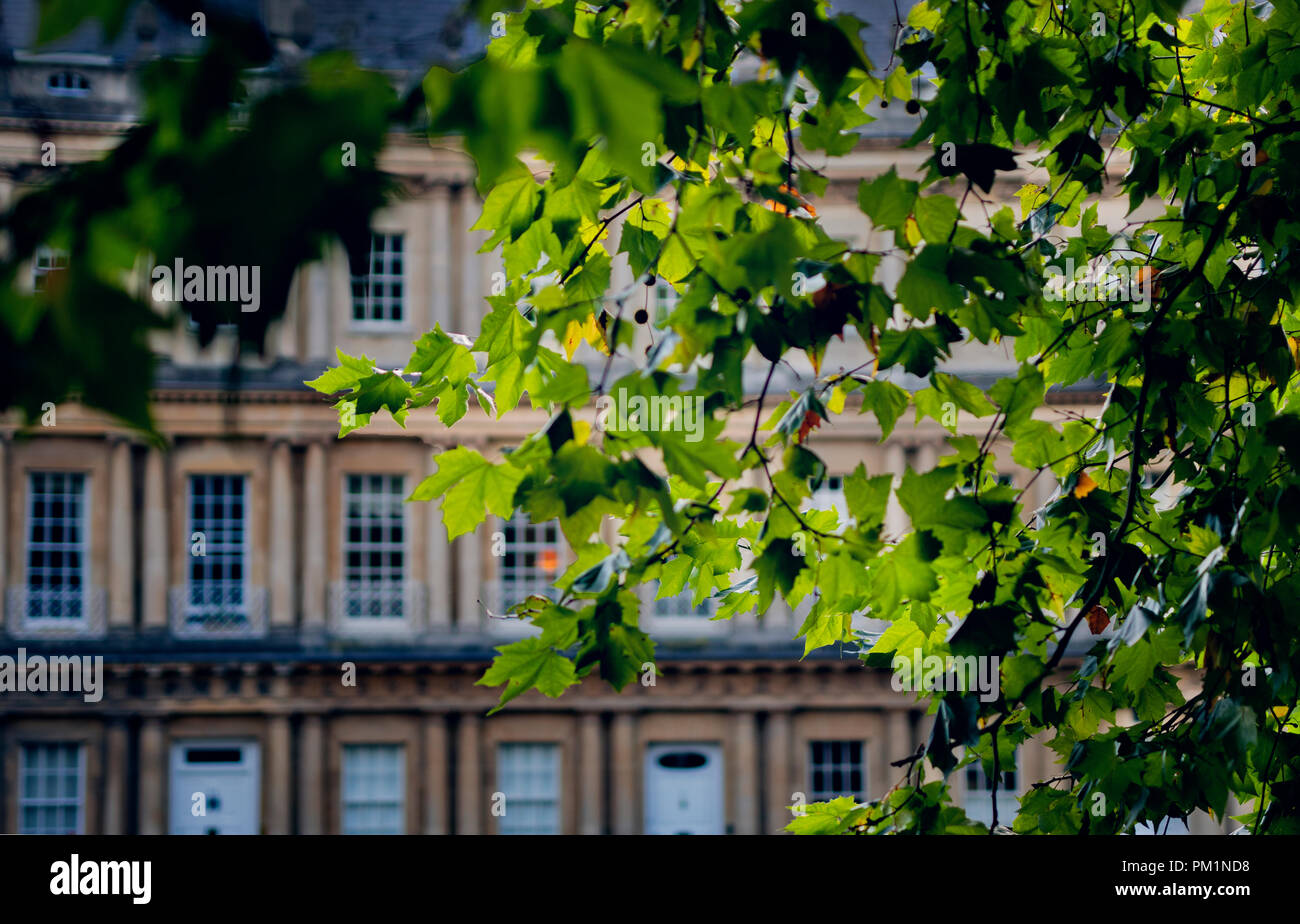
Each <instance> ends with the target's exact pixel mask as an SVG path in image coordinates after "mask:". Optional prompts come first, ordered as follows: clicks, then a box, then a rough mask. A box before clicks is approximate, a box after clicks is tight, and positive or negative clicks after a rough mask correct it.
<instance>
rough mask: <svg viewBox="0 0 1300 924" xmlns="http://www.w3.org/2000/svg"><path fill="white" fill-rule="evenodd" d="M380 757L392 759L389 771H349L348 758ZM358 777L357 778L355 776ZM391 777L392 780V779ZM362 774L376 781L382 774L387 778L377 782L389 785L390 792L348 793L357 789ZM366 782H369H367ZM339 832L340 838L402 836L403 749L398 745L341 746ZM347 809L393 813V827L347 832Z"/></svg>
mask: <svg viewBox="0 0 1300 924" xmlns="http://www.w3.org/2000/svg"><path fill="white" fill-rule="evenodd" d="M367 754H369V755H372V756H374V755H380V754H382V755H384V756H385V758H387V757H389V756H395V758H396V761H395V764H394V765H393V766H392V767H379V768H376V767H374V766H371V767H365V768H360V767H355V766H353V767H351V768H349V763H350V761H349V757H361V756H364V755H367ZM358 773H360V774H362V776H361V777H359V776H357V774H358ZM394 773H395V778H393V775H394ZM364 774H370V775H372V776H375V777H376V778H377V777H378V775H379V774H383V775H384V776H385V777H387V778H386V779H384V780H381V782H383V783H384V784H389V783H391V784H393V787H394V788H393V790H392V791H391V792H381V793H374V792H365V793H356V792H353V793H349V789H355V788H359V787H361V785H362V783H363V782H367V780H365V779H364ZM369 782H373V780H370V781H369ZM339 806H340V811H339V830H340V831H342V832H343V833H344V834H405V833H406V745H405V744H403V743H401V742H390V741H377V742H371V741H349V742H345V743H344V745H343V750H342V752H341V753H340V761H339ZM349 809H354V810H356V809H360V810H364V809H381V810H393V809H396V817H397V823H396V825H370V826H365V827H363V828H352V829H350V828H349V824H348V812H349Z"/></svg>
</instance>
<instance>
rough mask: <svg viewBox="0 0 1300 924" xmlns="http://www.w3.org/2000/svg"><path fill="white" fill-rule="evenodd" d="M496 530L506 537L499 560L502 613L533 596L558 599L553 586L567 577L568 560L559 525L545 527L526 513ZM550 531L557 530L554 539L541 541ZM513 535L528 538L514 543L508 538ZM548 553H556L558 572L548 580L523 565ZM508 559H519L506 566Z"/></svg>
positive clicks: (518, 512) (550, 522) (551, 522)
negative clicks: (528, 559) (531, 519)
mask: <svg viewBox="0 0 1300 924" xmlns="http://www.w3.org/2000/svg"><path fill="white" fill-rule="evenodd" d="M497 528H498V529H499V530H500V531H501V532H502V533H503V534H505V536H506V540H505V550H504V551H505V554H504V555H502V556H501V557H500V558H499V559H497V570H496V580H497V585H498V587H499V588H500V593H499V597H500V599H499V600H498V601H497V602H498V605H499V606H500V607H501V609H502V610H506V609H509V608H510V607H512V606H514V605H515V604H516V603H522V602H523V601H524V600H525V599H527V598H528V597H531V596H532V595H534V594H541V595H542V596H546V597H550V598H551V599H556V598H557V597H558V593H557V592H556V590H555V588H554V584H555V581H556V580H557V579H558V578H559V577H560V575H562V574H563V573H564V569H565V567H566V566H567V558H568V556H567V551H566V550H567V546H566V544H565V541H564V533H563V531H562V530H561V529H560V521H559V520H547V521H546V522H545V523H533V522H531V521H530V520H529V519H528V515H527V514H526V513H524V512H523V511H521V510H516V511H515V513H514V516H512V517H511V518H510V519H509V520H502V519H498V520H497ZM547 529H554V530H555V535H554V538H553V539H547V538H545V536H544V534H543V535H542V537H541V538H538V532H539V531H543V530H547ZM512 532H513V533H514V535H515V536H516V537H519V536H520V535H521V534H526V535H527V536H528V538H522V539H521V538H516V539H514V540H513V541H512V540H511V539H510V538H509V536H510V533H512ZM546 551H553V552H554V553H555V571H554V572H553V573H552V574H551V575H550V576H549V577H547V576H545V575H543V574H541V573H540V572H538V571H537V569H536V566H535V565H526V564H523V563H522V562H521V561H520V560H521V559H522V558H524V557H525V556H528V555H532V556H533V557H534V559H536V558H537V557H538V556H539V555H541V554H542V553H544V552H546ZM509 556H513V557H514V558H515V559H516V564H514V565H510V566H507V565H506V558H507V557H509ZM497 615H501V614H500V613H498V614H497ZM508 621H513V620H508Z"/></svg>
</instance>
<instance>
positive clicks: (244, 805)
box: [169, 740, 261, 834]
mask: <svg viewBox="0 0 1300 924" xmlns="http://www.w3.org/2000/svg"><path fill="white" fill-rule="evenodd" d="M259 756H260V754H259V750H258V746H257V744H256V743H255V742H252V741H203V740H196V741H178V742H176V743H175V744H174V745H172V764H171V813H170V816H171V818H170V826H169V830H170V832H171V833H172V834H257V833H258V832H259V828H260V826H261V805H260V794H261V774H260V772H259V768H260V761H259ZM196 793H202V796H203V798H202V799H196V798H195V794H196ZM200 810H201V811H202V814H196V812H198V811H200Z"/></svg>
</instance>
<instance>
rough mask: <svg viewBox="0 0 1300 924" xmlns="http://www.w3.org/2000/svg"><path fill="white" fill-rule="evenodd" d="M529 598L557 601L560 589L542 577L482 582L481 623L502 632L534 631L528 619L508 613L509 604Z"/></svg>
mask: <svg viewBox="0 0 1300 924" xmlns="http://www.w3.org/2000/svg"><path fill="white" fill-rule="evenodd" d="M529 597H547V598H549V599H551V600H558V599H559V597H560V592H559V591H558V590H556V589H555V588H554V587H553V586H551V582H550V580H549V579H548V578H543V577H538V578H534V579H526V578H522V577H521V578H516V579H509V578H508V579H506V580H501V579H497V580H495V581H485V582H484V583H483V587H482V592H481V594H480V596H479V598H478V602H479V604H480V605H481V606H482V607H484V608H485V609H486V611H487V615H486V618H485V620H484V623H485V625H486V626H487V629H488V631H489V632H493V633H499V634H503V635H527V634H529V633H530V632H533V631H535V628H534V627H533V624H532V623H531V622H530V621H529V620H526V619H521V618H520V617H519V616H518V615H517V614H515V613H511V612H510V608H511V607H512V606H514V605H515V604H517V603H523V602H524V601H525V600H527V599H528V598H529Z"/></svg>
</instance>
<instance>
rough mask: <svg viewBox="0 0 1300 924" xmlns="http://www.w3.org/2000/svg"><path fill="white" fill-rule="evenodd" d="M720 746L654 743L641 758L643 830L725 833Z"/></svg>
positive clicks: (678, 832) (663, 832)
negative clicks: (643, 766)
mask: <svg viewBox="0 0 1300 924" xmlns="http://www.w3.org/2000/svg"><path fill="white" fill-rule="evenodd" d="M723 797H724V790H723V775H722V746H721V745H718V744H700V743H696V742H691V743H686V744H652V745H650V746H649V747H648V748H647V749H646V761H645V833H646V834H723V833H725V831H726V822H725V820H724V818H725V813H724V810H723Z"/></svg>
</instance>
